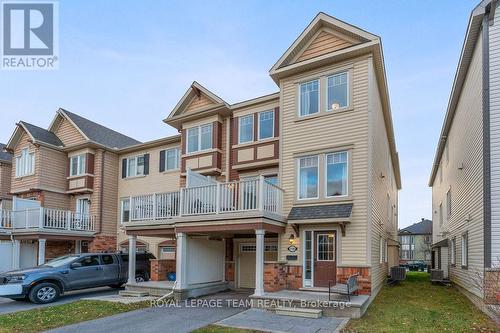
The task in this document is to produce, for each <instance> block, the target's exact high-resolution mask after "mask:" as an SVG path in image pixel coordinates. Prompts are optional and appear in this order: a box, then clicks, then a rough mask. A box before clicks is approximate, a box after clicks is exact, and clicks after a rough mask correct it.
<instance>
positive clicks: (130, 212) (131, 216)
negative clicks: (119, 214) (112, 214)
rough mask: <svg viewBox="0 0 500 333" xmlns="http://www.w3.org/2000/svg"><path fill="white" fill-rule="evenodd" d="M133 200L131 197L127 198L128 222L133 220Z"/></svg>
mask: <svg viewBox="0 0 500 333" xmlns="http://www.w3.org/2000/svg"><path fill="white" fill-rule="evenodd" d="M133 199H134V198H133V197H129V201H128V202H129V205H130V207H129V215H130V216H129V217H128V219H129V220H130V221H132V220H133V219H134V208H133V207H134V205H133V202H132V200H133Z"/></svg>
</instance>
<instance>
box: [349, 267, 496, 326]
mask: <svg viewBox="0 0 500 333" xmlns="http://www.w3.org/2000/svg"><path fill="white" fill-rule="evenodd" d="M497 330H498V327H497V326H496V325H495V324H494V323H493V321H491V320H490V318H488V317H487V316H486V315H484V314H483V313H482V312H481V311H480V310H478V309H477V308H476V307H475V306H474V305H473V304H472V303H471V302H470V301H469V300H468V299H467V297H465V296H464V295H463V294H461V293H460V292H459V291H458V290H457V289H455V288H451V287H445V286H442V285H432V284H431V283H430V282H429V275H428V274H427V273H421V272H409V273H408V274H407V275H406V281H404V282H401V283H400V284H399V285H395V286H392V287H389V286H384V287H383V288H382V290H381V291H380V293H379V294H378V295H377V297H376V298H375V300H374V301H373V303H372V304H371V305H370V307H369V308H368V311H367V312H366V314H365V315H364V316H363V318H360V319H352V320H350V321H349V324H348V325H347V327H346V329H345V332H408V333H410V332H418V333H421V332H422V333H423V332H497Z"/></svg>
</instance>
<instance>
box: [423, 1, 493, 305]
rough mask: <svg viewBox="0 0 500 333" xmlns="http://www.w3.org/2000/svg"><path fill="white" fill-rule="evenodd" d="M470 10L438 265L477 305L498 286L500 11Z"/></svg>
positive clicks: (440, 180) (447, 133)
mask: <svg viewBox="0 0 500 333" xmlns="http://www.w3.org/2000/svg"><path fill="white" fill-rule="evenodd" d="M498 6H499V3H498V2H497V1H482V2H481V3H480V4H479V5H478V6H477V7H476V8H474V10H473V11H472V13H471V15H470V19H469V23H468V27H467V32H466V35H465V40H464V44H463V48H462V52H461V56H460V61H459V64H458V68H457V72H456V74H455V80H454V83H453V87H452V91H451V95H450V99H449V103H448V109H447V111H446V116H445V119H444V124H443V127H442V130H441V134H440V138H439V142H438V145H437V150H436V156H435V159H434V163H433V166H432V173H431V177H430V180H429V186H431V187H432V214H433V218H432V221H433V230H432V233H433V267H434V268H435V269H439V270H441V271H442V272H443V275H444V277H445V278H449V279H450V280H451V281H452V282H453V283H454V284H455V285H457V286H459V288H460V290H461V291H463V292H464V293H465V294H466V295H468V296H469V297H470V298H471V299H472V300H473V301H476V304H483V301H484V302H486V303H497V302H498V293H499V292H500V286H499V280H500V279H498V278H497V276H498V270H495V267H496V268H497V269H498V268H499V258H500V210H499V209H498V207H500V140H499V139H500V130H499V128H500V127H499V126H500V104H499V103H498V101H499V99H500V90H499V87H500V86H499V84H500V80H499V79H500V62H499V61H498V59H500V10H499V9H498Z"/></svg>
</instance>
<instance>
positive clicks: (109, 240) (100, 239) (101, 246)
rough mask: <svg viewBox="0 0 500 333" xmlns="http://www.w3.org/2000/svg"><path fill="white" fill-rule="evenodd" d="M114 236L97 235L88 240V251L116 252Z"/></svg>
mask: <svg viewBox="0 0 500 333" xmlns="http://www.w3.org/2000/svg"><path fill="white" fill-rule="evenodd" d="M116 248H117V247H116V236H104V235H97V236H95V238H94V239H93V240H92V241H91V242H89V250H88V251H89V252H92V253H103V252H116Z"/></svg>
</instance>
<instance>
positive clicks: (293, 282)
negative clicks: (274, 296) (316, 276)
mask: <svg viewBox="0 0 500 333" xmlns="http://www.w3.org/2000/svg"><path fill="white" fill-rule="evenodd" d="M300 288H302V266H290V265H287V264H286V263H285V262H269V263H264V290H265V291H268V292H273V291H279V290H283V289H288V290H293V289H295V290H297V289H300Z"/></svg>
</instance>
